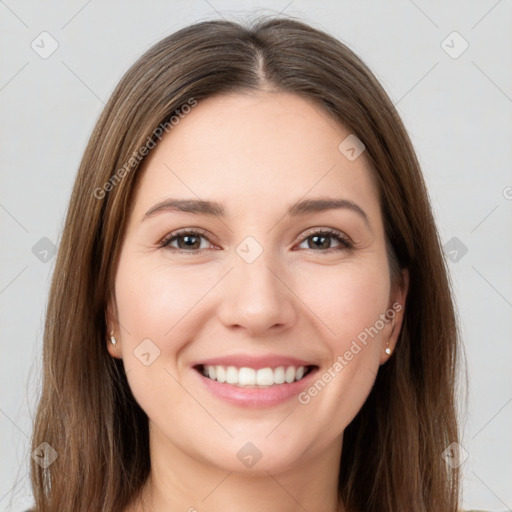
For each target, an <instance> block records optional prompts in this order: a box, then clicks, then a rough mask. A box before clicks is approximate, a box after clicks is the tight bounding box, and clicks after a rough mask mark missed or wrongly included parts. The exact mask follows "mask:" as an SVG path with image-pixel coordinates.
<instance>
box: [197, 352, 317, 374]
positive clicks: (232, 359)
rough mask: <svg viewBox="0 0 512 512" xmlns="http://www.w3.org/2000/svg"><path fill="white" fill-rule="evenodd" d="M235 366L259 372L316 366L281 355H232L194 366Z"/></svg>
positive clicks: (200, 362)
mask: <svg viewBox="0 0 512 512" xmlns="http://www.w3.org/2000/svg"><path fill="white" fill-rule="evenodd" d="M200 365H208V366H235V367H237V368H243V367H247V368H254V369H255V370H258V369H260V368H278V367H279V366H284V367H288V366H295V367H296V368H298V367H300V366H316V365H315V364H314V363H312V362H311V361H306V360H304V359H297V358H296V357H291V356H281V355H275V354H274V355H272V354H269V355H264V356H251V355H248V354H231V355H228V356H219V357H214V358H211V359H204V360H202V361H197V362H196V363H193V364H192V366H200Z"/></svg>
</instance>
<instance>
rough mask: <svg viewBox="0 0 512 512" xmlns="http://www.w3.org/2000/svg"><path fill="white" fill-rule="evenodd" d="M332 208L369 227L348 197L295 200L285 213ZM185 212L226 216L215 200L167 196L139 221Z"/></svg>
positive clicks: (293, 214) (301, 213) (312, 211)
mask: <svg viewBox="0 0 512 512" xmlns="http://www.w3.org/2000/svg"><path fill="white" fill-rule="evenodd" d="M334 209H347V210H351V211H353V212H355V213H357V214H358V215H359V216H360V217H361V218H362V219H363V220H364V221H365V223H366V225H367V226H368V227H369V228H370V230H371V227H370V222H369V220H368V216H367V215H366V213H365V211H364V210H363V209H362V208H361V207H360V206H359V205H357V204H356V203H354V202H353V201H350V200H348V199H337V198H323V197H322V198H313V199H305V200H303V201H297V202H296V203H294V204H292V205H290V206H289V207H288V210H287V214H288V215H289V216H290V217H299V216H301V215H307V214H308V213H317V212H322V211H326V210H334ZM173 211H178V212H186V213H193V214H196V215H206V216H208V217H222V218H224V217H225V216H226V210H225V208H224V206H223V205H222V203H219V202H217V201H204V200H201V199H175V198H168V199H165V200H164V201H161V202H160V203H157V204H155V205H154V206H152V207H151V208H150V209H149V210H148V211H147V212H146V213H145V214H144V216H143V218H142V219H141V221H144V220H146V219H148V218H150V217H153V216H154V215H155V214H157V213H161V212H173Z"/></svg>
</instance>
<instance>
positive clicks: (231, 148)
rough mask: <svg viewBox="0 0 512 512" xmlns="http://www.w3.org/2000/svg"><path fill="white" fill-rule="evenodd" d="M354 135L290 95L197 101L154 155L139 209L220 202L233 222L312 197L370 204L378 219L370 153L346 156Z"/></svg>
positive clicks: (139, 195) (227, 96) (145, 172)
mask: <svg viewBox="0 0 512 512" xmlns="http://www.w3.org/2000/svg"><path fill="white" fill-rule="evenodd" d="M350 135H351V134H350V131H349V130H348V129H347V128H345V127H344V126H343V125H341V124H340V123H337V122H335V121H334V120H333V119H332V118H331V117H330V116H329V115H328V114H327V113H326V112H325V111H324V110H323V109H322V108H320V107H319V106H317V105H316V104H314V103H313V102H311V101H308V100H306V99H304V98H302V97H300V96H298V95H295V94H291V93H283V92H279V93H274V92H250V93H231V94H225V95H222V96H215V97H210V98H207V99H204V100H200V101H198V104H197V106H195V107H194V108H193V109H191V110H190V111H189V113H187V114H182V115H181V116H180V120H179V122H178V123H176V124H175V125H174V126H173V128H172V130H171V131H170V133H168V134H166V135H165V136H164V137H163V138H162V140H161V141H160V142H158V144H157V146H156V147H155V148H154V149H153V150H152V151H151V153H150V154H149V155H148V157H147V158H146V160H145V162H144V166H143V168H142V169H140V170H139V172H142V176H141V179H140V182H139V187H138V191H137V195H136V197H137V201H136V203H137V204H136V205H135V208H136V210H138V211H139V210H141V209H142V208H146V209H145V210H144V211H146V210H147V208H149V207H150V206H151V205H152V204H154V203H155V202H158V201H161V200H163V199H165V197H167V196H173V197H184V198H185V197H186V198H192V197H195V198H200V199H213V200H216V201H219V202H222V203H223V204H225V206H226V214H227V216H231V215H233V216H234V215H238V214H242V213H243V212H245V211H247V210H248V209H252V208H254V207H255V206H258V205H259V206H260V209H261V207H262V206H263V205H266V206H265V207H266V208H270V207H272V208H274V207H275V208H277V207H278V206H279V205H282V204H285V205H289V204H292V203H294V202H296V201H297V200H298V199H300V198H307V197H309V196H315V197H316V196H329V197H341V198H345V199H349V200H353V201H357V202H358V203H363V204H364V206H365V209H367V210H369V214H370V215H374V216H375V215H378V203H377V197H378V195H377V190H376V188H375V184H374V183H373V179H372V175H371V171H370V169H369V167H368V164H367V160H366V158H365V154H364V152H363V153H362V154H361V156H360V157H359V158H357V159H355V160H353V161H351V160H349V159H348V158H347V157H346V156H345V155H344V154H343V153H342V152H341V151H340V149H339V145H340V143H342V142H343V141H344V140H345V139H346V138H347V137H348V136H350Z"/></svg>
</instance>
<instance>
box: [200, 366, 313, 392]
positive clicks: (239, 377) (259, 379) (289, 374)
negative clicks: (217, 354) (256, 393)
mask: <svg viewBox="0 0 512 512" xmlns="http://www.w3.org/2000/svg"><path fill="white" fill-rule="evenodd" d="M305 370H306V368H305V367H304V366H299V367H298V368H295V366H288V367H284V366H279V367H278V368H275V369H272V368H260V369H259V370H255V369H254V368H247V367H243V368H237V367H236V366H209V365H204V366H203V375H204V376H205V377H208V378H210V379H212V380H216V381H217V382H226V383H228V384H233V385H236V386H240V387H268V386H273V385H276V384H284V383H285V382H287V383H288V384H291V383H292V382H294V381H297V380H301V379H302V378H303V377H304V373H305Z"/></svg>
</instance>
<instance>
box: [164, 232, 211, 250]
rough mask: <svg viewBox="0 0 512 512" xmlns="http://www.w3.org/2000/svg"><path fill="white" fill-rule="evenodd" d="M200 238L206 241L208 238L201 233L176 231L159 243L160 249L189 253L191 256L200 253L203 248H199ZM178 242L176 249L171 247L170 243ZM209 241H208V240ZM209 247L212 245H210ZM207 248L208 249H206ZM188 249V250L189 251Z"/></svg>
mask: <svg viewBox="0 0 512 512" xmlns="http://www.w3.org/2000/svg"><path fill="white" fill-rule="evenodd" d="M201 238H202V239H203V240H208V238H207V237H206V236H205V235H204V234H203V233H202V232H201V231H193V230H183V231H176V232H174V233H171V234H170V235H168V236H167V237H165V238H164V239H163V240H162V241H161V242H160V244H159V245H160V247H168V248H170V249H171V251H172V252H189V253H191V254H193V253H197V252H200V251H201V250H202V249H205V247H202V248H201ZM175 241H176V242H178V247H176V246H172V245H171V243H173V242H175ZM208 241H209V240H208ZM210 247H212V244H211V243H210ZM206 248H208V247H206ZM189 249H190V250H189Z"/></svg>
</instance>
